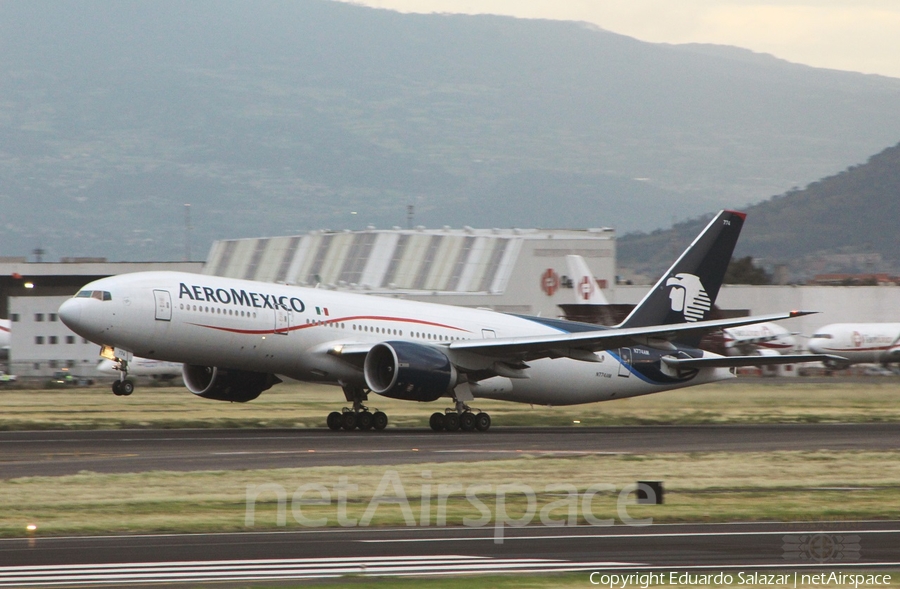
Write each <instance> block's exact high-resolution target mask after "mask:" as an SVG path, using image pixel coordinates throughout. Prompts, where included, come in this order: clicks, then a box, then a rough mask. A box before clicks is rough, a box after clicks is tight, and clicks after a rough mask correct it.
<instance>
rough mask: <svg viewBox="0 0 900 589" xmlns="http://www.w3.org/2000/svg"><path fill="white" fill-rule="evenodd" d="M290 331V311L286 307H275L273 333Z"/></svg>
mask: <svg viewBox="0 0 900 589" xmlns="http://www.w3.org/2000/svg"><path fill="white" fill-rule="evenodd" d="M290 332H291V312H290V311H289V310H287V309H281V308H276V309H275V333H277V334H279V335H287V334H289V333H290Z"/></svg>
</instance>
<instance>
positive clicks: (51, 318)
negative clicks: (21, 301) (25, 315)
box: [47, 313, 57, 323]
mask: <svg viewBox="0 0 900 589" xmlns="http://www.w3.org/2000/svg"><path fill="white" fill-rule="evenodd" d="M47 319H48V320H49V321H50V322H51V323H55V322H56V319H57V316H56V313H50V314H49V315H48V316H47Z"/></svg>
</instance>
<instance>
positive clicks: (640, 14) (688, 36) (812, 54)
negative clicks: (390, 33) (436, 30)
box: [354, 0, 900, 78]
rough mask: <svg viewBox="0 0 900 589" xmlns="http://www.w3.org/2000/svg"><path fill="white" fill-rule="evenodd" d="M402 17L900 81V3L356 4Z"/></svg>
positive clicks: (395, 0)
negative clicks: (502, 25) (627, 40)
mask: <svg viewBox="0 0 900 589" xmlns="http://www.w3.org/2000/svg"><path fill="white" fill-rule="evenodd" d="M354 3H356V4H362V5H366V6H373V7H378V8H391V9H395V10H399V11H402V12H423V13H428V12H457V13H466V14H505V15H510V16H518V17H524V18H550V19H560V20H578V21H586V22H590V23H594V24H596V25H598V26H600V27H601V28H604V29H606V30H609V31H613V32H616V33H622V34H624V35H629V36H631V37H636V38H638V39H641V40H643V41H652V42H660V43H717V44H722V45H735V46H738V47H744V48H746V49H752V50H754V51H759V52H763V53H771V54H772V55H775V56H777V57H781V58H784V59H787V60H789V61H794V62H798V63H805V64H808V65H812V66H816V67H826V68H834V69H841V70H851V71H857V72H864V73H870V74H882V75H885V76H892V77H896V78H900V0H785V1H780V2H777V1H774V0H769V1H764V0H756V1H754V0H678V1H677V2H675V1H672V0H354Z"/></svg>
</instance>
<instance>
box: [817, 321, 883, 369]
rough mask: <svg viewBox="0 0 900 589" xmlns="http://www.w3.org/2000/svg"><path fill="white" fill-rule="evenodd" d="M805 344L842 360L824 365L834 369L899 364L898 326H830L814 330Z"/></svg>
mask: <svg viewBox="0 0 900 589" xmlns="http://www.w3.org/2000/svg"><path fill="white" fill-rule="evenodd" d="M807 345H808V347H809V349H810V351H812V352H815V353H819V354H836V355H839V356H842V357H843V358H845V360H844V361H828V362H826V364H827V365H829V366H833V367H846V366H849V365H850V364H890V363H892V362H900V323H832V324H831V325H826V326H825V327H822V328H821V329H819V330H817V331H816V333H815V334H813V336H812V337H811V338H810V339H809V343H808V344H807Z"/></svg>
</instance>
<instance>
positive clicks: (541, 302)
mask: <svg viewBox="0 0 900 589" xmlns="http://www.w3.org/2000/svg"><path fill="white" fill-rule="evenodd" d="M615 246H616V241H615V232H614V231H613V230H612V229H608V228H601V229H587V230H571V229H565V230H542V229H472V228H464V229H450V228H445V229H424V228H419V229H409V230H404V229H391V230H376V229H368V230H365V231H341V232H335V231H314V232H312V233H309V234H306V235H296V236H291V237H273V238H258V239H232V240H223V241H217V242H215V243H214V244H213V245H212V247H211V249H210V252H209V256H208V257H207V262H206V265H205V266H204V270H203V271H204V272H205V273H207V274H213V275H217V276H227V277H232V278H244V279H248V280H261V281H270V282H283V283H286V284H297V285H301V286H318V287H319V288H330V289H340V290H351V291H356V292H361V293H369V294H376V295H381V296H393V297H402V298H407V299H413V300H422V301H435V302H440V303H445V304H449V305H459V306H466V307H483V308H490V309H494V310H496V311H503V312H509V313H527V314H533V315H544V316H551V317H556V316H558V315H559V314H560V310H559V307H558V305H559V304H561V303H570V302H574V301H575V300H576V286H577V285H575V284H573V281H572V280H571V279H570V278H569V277H568V274H569V272H568V268H567V265H566V256H567V255H569V254H579V255H581V256H582V257H583V258H584V259H585V261H586V262H587V264H588V267H589V268H590V269H591V271H592V272H593V274H594V277H595V278H596V279H597V280H598V282H599V286H600V287H601V288H602V289H604V292H605V293H607V297H609V296H611V295H612V291H613V290H614V284H615V265H616V256H615V254H616V250H615Z"/></svg>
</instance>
